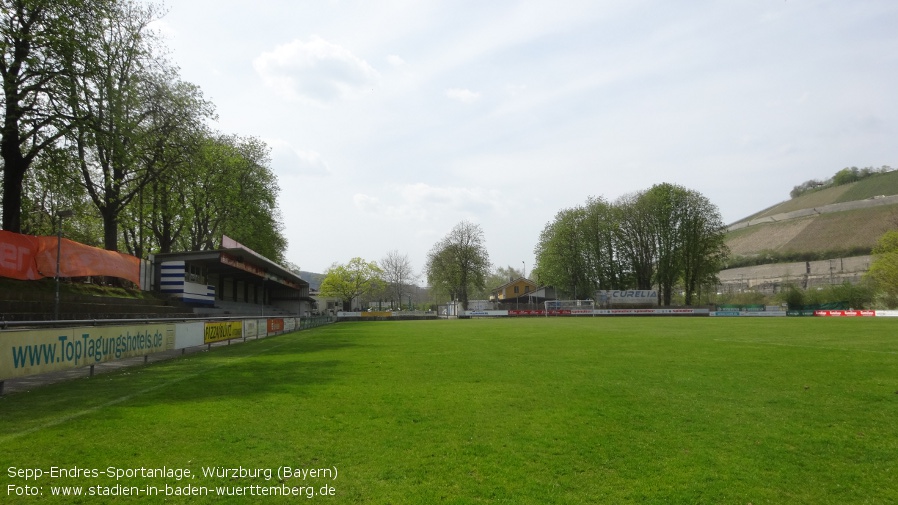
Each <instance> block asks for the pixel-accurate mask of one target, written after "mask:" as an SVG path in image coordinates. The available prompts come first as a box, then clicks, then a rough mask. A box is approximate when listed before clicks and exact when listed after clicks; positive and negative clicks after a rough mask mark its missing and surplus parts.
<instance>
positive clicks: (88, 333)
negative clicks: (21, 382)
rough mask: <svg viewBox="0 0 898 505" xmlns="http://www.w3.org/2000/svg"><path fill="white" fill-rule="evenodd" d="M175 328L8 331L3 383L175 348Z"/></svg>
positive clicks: (0, 348) (0, 372)
mask: <svg viewBox="0 0 898 505" xmlns="http://www.w3.org/2000/svg"><path fill="white" fill-rule="evenodd" d="M174 345H175V325H173V324H135V325H129V326H101V327H92V326H86V327H76V328H53V329H46V330H22V331H9V332H4V333H3V337H2V338H0V380H2V379H8V378H12V377H24V376H26V375H34V374H39V373H46V372H56V371H59V370H68V369H71V368H78V367H82V366H86V365H93V364H97V363H103V362H105V361H113V360H118V359H124V358H132V357H135V356H144V355H147V354H153V353H157V352H162V351H168V350H171V349H174Z"/></svg>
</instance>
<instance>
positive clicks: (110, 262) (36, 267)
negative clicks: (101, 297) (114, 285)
mask: <svg viewBox="0 0 898 505" xmlns="http://www.w3.org/2000/svg"><path fill="white" fill-rule="evenodd" d="M60 250H61V254H60V258H59V259H60V261H59V276H60V277H89V276H96V275H102V276H107V277H118V278H120V279H125V280H128V281H131V282H133V283H134V284H138V285H139V284H140V259H138V258H136V257H134V256H131V255H128V254H122V253H119V252H115V251H107V250H105V249H99V248H97V247H91V246H88V245H84V244H81V243H78V242H74V241H71V240H68V239H62V243H61V244H60ZM56 251H57V239H56V237H35V236H32V235H21V234H18V233H12V232H8V231H4V230H0V277H10V278H13V279H19V280H37V279H42V278H44V277H54V276H55V275H56Z"/></svg>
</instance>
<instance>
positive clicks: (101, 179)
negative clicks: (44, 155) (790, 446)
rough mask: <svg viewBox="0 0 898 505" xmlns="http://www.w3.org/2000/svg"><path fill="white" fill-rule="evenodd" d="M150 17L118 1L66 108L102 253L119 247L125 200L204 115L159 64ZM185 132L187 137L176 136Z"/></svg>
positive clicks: (207, 112)
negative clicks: (97, 219)
mask: <svg viewBox="0 0 898 505" xmlns="http://www.w3.org/2000/svg"><path fill="white" fill-rule="evenodd" d="M156 17H157V12H156V9H155V8H154V7H153V6H152V5H143V4H138V3H137V2H134V1H130V0H119V2H118V3H117V4H116V8H115V9H114V11H113V12H112V13H111V14H110V15H109V16H108V17H107V18H105V19H103V20H102V23H100V25H99V26H98V27H97V29H98V30H99V33H100V40H99V42H98V44H97V46H98V48H97V50H96V53H95V55H94V57H93V58H92V59H89V60H87V61H86V63H85V65H86V68H87V69H88V70H87V71H86V72H85V73H84V74H83V75H81V76H78V78H76V79H74V80H73V82H72V85H71V94H70V96H69V103H70V105H71V107H72V109H73V111H74V114H75V115H76V116H78V117H80V118H81V119H80V120H79V121H78V122H77V123H76V128H75V129H74V131H73V133H72V135H71V138H72V142H73V143H74V144H75V145H76V146H77V149H78V157H79V163H80V169H81V174H82V178H83V184H84V186H85V188H86V189H87V192H88V194H89V195H90V198H91V200H92V201H93V202H94V205H96V207H97V209H98V211H99V212H100V215H101V216H102V217H103V227H104V246H105V248H106V249H108V250H118V248H119V241H120V238H121V237H120V234H119V224H120V221H121V220H122V215H123V213H124V212H125V210H126V209H127V207H128V206H129V205H130V204H131V202H132V200H134V199H135V198H136V197H138V196H139V195H142V194H143V192H144V190H145V188H146V187H147V186H148V185H149V184H150V183H151V182H152V181H154V180H156V179H157V178H158V177H159V176H160V175H161V174H162V173H164V172H165V171H166V170H169V169H171V168H172V166H173V164H174V163H177V159H178V158H179V157H181V158H183V156H182V155H181V151H183V150H184V149H189V148H190V147H192V144H194V143H195V139H196V138H197V135H198V133H199V132H201V131H202V124H203V122H204V120H205V119H206V118H208V117H210V116H211V107H210V106H209V105H208V104H207V103H206V102H205V101H204V100H203V98H202V96H201V94H200V92H199V90H198V88H196V87H195V86H192V85H190V84H187V83H182V82H180V81H179V80H178V77H177V73H176V72H175V70H174V69H173V68H172V67H171V66H170V65H169V64H168V62H166V61H165V60H164V59H162V57H161V49H160V48H159V44H158V41H157V40H156V39H155V37H154V34H153V33H152V32H151V31H150V29H149V24H150V23H151V22H152V21H154V20H155V19H156ZM188 130H190V131H192V132H194V133H191V134H187V133H182V132H186V131H188ZM187 139H194V140H193V141H192V142H189V141H187ZM140 245H141V244H139V243H138V248H141V249H142V247H140ZM135 252H137V251H135ZM140 252H142V251H140Z"/></svg>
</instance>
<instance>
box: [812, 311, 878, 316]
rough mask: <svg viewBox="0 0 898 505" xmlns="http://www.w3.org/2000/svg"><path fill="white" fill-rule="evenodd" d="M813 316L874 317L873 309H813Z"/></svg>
mask: <svg viewBox="0 0 898 505" xmlns="http://www.w3.org/2000/svg"><path fill="white" fill-rule="evenodd" d="M814 315H815V316H823V317H874V316H876V311H875V310H815V311H814Z"/></svg>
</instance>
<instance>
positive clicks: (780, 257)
mask: <svg viewBox="0 0 898 505" xmlns="http://www.w3.org/2000/svg"><path fill="white" fill-rule="evenodd" d="M870 252H871V249H870V248H869V247H862V246H858V247H852V248H847V249H826V250H817V251H770V250H766V251H761V252H760V253H758V254H754V255H751V256H730V257H729V258H727V260H726V265H724V268H739V267H750V266H757V265H769V264H773V263H792V262H797V261H819V260H828V259H832V258H850V257H852V256H863V255H866V254H870Z"/></svg>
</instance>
